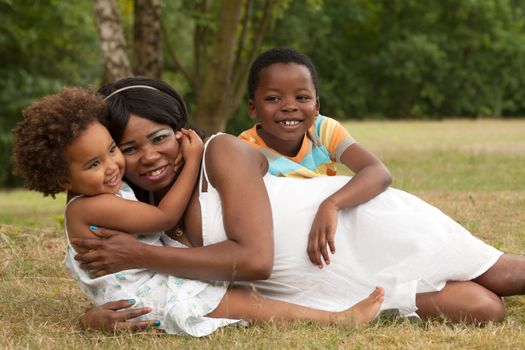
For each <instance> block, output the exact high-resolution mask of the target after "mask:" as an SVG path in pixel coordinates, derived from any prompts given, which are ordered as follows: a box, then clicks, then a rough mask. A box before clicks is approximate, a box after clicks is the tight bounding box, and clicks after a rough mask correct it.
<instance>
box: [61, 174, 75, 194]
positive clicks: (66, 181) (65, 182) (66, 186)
mask: <svg viewBox="0 0 525 350" xmlns="http://www.w3.org/2000/svg"><path fill="white" fill-rule="evenodd" d="M57 182H58V186H60V187H62V188H63V189H64V190H67V191H69V190H71V188H72V187H73V186H72V185H71V181H69V178H68V177H67V176H62V177H60V178H59V179H58V181H57Z"/></svg>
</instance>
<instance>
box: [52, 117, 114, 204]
mask: <svg viewBox="0 0 525 350" xmlns="http://www.w3.org/2000/svg"><path fill="white" fill-rule="evenodd" d="M66 159H67V161H68V163H69V166H68V170H69V175H68V176H67V177H65V178H62V179H60V180H59V184H60V185H61V186H62V187H63V188H64V189H66V190H69V191H71V192H73V193H76V194H82V195H86V196H94V195H97V194H103V193H116V192H117V191H118V190H119V189H120V185H121V183H122V177H123V176H124V156H122V153H121V152H120V150H119V149H118V147H117V145H116V144H115V142H114V141H113V138H112V137H111V135H110V134H109V132H108V130H107V129H106V128H105V127H104V126H102V125H101V124H100V123H98V122H95V123H92V124H91V125H90V126H88V128H87V129H86V130H85V131H84V132H83V133H82V134H80V136H79V137H78V138H77V139H76V140H75V141H74V142H73V143H72V144H71V145H70V146H69V147H68V149H67V150H66Z"/></svg>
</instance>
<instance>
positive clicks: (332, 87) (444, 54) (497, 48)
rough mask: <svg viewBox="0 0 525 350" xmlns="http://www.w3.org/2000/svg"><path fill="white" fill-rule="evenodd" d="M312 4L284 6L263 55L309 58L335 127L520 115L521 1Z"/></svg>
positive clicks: (524, 31)
mask: <svg viewBox="0 0 525 350" xmlns="http://www.w3.org/2000/svg"><path fill="white" fill-rule="evenodd" d="M316 3H317V6H304V2H303V1H293V2H292V3H291V4H290V6H289V7H288V8H287V10H286V11H287V12H286V15H285V16H282V17H280V18H279V19H278V20H277V21H276V23H275V26H274V28H273V31H272V32H271V33H270V34H269V35H268V36H267V40H266V42H265V47H266V48H269V47H273V46H291V47H295V48H298V49H300V50H302V51H304V52H305V53H307V54H308V55H309V56H310V57H311V58H312V60H313V61H314V63H315V64H316V67H317V69H318V71H319V76H320V85H321V97H322V98H321V105H322V111H323V112H324V113H327V114H330V115H336V116H338V117H340V118H346V117H352V118H370V117H382V118H384V117H389V118H392V117H394V118H399V117H401V118H412V117H433V118H441V117H447V116H502V115H505V116H519V115H523V114H524V112H525V99H524V96H523V94H524V91H525V71H524V70H525V68H524V67H523V64H522V62H523V61H524V60H525V28H524V24H525V21H524V20H523V12H524V9H525V8H524V6H523V4H522V3H521V2H516V1H511V0H501V1H500V0H484V1H454V0H449V1H433V0H391V1H369V0H351V1H337V0H325V1H318V2H316ZM291 33H294V35H291ZM241 114H242V113H241ZM244 118H245V113H244ZM232 124H234V123H232ZM238 124H239V123H238Z"/></svg>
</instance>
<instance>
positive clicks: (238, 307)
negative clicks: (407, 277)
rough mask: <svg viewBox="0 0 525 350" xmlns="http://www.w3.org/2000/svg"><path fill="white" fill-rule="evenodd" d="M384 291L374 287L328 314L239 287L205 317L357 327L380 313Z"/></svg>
mask: <svg viewBox="0 0 525 350" xmlns="http://www.w3.org/2000/svg"><path fill="white" fill-rule="evenodd" d="M384 295H385V292H384V290H383V288H379V287H378V288H376V289H375V290H374V291H373V292H372V294H370V296H368V298H365V299H363V300H362V301H360V302H359V303H357V304H356V305H354V306H352V307H351V308H349V309H348V310H345V311H342V312H329V311H321V310H316V309H311V308H308V307H303V306H299V305H296V304H290V303H286V302H282V301H276V300H271V299H267V298H264V297H263V296H261V295H260V294H259V293H257V292H255V291H253V290H250V289H248V288H242V287H235V286H234V287H231V288H230V289H229V290H228V291H227V292H226V294H225V295H224V298H223V299H222V301H221V302H220V304H219V306H217V308H216V309H215V310H213V311H212V312H211V313H209V314H208V315H207V316H208V317H214V318H233V319H244V320H247V321H253V322H269V321H275V322H286V321H314V322H318V323H320V324H341V325H347V326H359V325H362V324H365V323H368V322H369V321H371V320H373V319H374V318H375V317H376V316H377V314H378V313H379V309H380V308H381V304H382V303H383V299H384Z"/></svg>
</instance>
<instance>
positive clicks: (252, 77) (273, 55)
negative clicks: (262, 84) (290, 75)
mask: <svg viewBox="0 0 525 350" xmlns="http://www.w3.org/2000/svg"><path fill="white" fill-rule="evenodd" d="M277 63H296V64H300V65H302V66H305V67H306V68H308V70H309V71H310V75H311V76H312V82H313V84H314V87H315V94H316V95H317V96H319V85H318V83H317V71H316V70H315V66H314V64H313V63H312V61H311V60H310V58H308V56H306V55H305V54H303V53H301V52H299V51H297V50H294V49H291V48H287V47H277V48H274V49H270V50H268V51H265V52H263V53H262V54H260V55H259V56H258V57H257V58H256V59H255V61H253V63H252V65H251V67H250V73H249V75H248V96H249V97H250V98H251V99H252V100H253V99H254V97H255V90H256V89H257V86H258V85H259V80H260V74H261V71H262V70H263V69H264V68H266V67H269V66H271V65H272V64H277Z"/></svg>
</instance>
